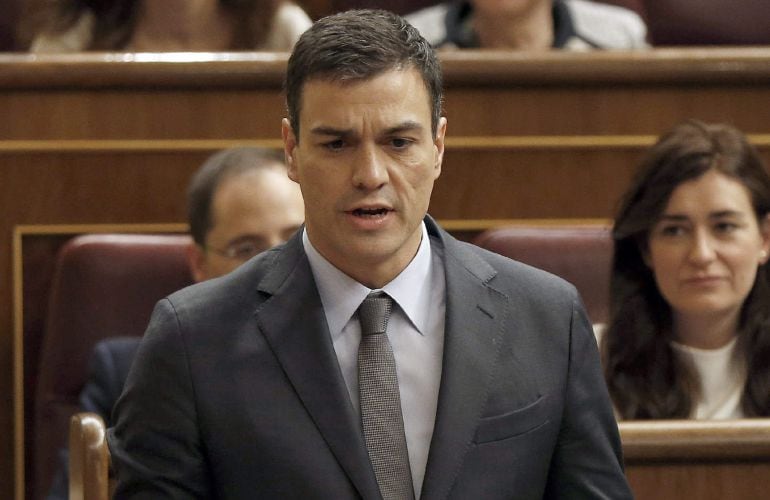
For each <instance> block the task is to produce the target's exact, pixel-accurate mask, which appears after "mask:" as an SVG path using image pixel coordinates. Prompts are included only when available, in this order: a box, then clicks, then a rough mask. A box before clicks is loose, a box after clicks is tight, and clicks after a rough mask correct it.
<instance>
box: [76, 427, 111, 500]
mask: <svg viewBox="0 0 770 500" xmlns="http://www.w3.org/2000/svg"><path fill="white" fill-rule="evenodd" d="M106 432H107V429H106V428H105V425H104V420H102V417H100V416H99V415H97V414H96V413H86V412H84V413H76V414H75V415H73V416H72V418H71V419H70V438H69V449H70V454H69V500H108V499H109V498H110V497H111V492H112V485H111V484H110V449H109V447H108V446H107V439H106Z"/></svg>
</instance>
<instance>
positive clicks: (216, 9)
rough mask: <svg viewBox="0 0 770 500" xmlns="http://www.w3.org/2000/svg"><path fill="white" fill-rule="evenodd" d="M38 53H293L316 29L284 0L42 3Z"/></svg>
mask: <svg viewBox="0 0 770 500" xmlns="http://www.w3.org/2000/svg"><path fill="white" fill-rule="evenodd" d="M38 9H39V12H33V13H30V14H29V15H30V16H31V17H32V18H33V19H38V23H39V24H40V26H41V28H40V29H39V30H38V32H37V34H36V35H35V36H34V37H33V40H32V44H31V47H30V51H31V52H35V53H68V52H81V51H126V52H169V51H171V52H200V51H204V52H213V51H234V50H271V51H288V50H291V48H292V46H293V45H294V42H295V41H296V40H297V38H299V35H300V34H302V32H303V31H305V30H306V29H307V28H308V27H310V25H311V21H310V18H309V17H308V16H307V14H305V12H304V11H303V10H302V9H301V8H300V7H298V6H297V5H295V4H293V3H291V2H287V1H282V0H163V1H143V0H61V1H52V0H49V1H46V2H39V7H38Z"/></svg>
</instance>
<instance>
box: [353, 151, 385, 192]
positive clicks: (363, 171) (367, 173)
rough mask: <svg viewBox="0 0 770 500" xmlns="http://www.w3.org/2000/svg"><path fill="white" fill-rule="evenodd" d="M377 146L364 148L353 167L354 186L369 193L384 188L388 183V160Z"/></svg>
mask: <svg viewBox="0 0 770 500" xmlns="http://www.w3.org/2000/svg"><path fill="white" fill-rule="evenodd" d="M383 155H384V153H383V152H382V151H380V150H379V148H377V147H376V146H362V147H361V148H360V149H359V154H358V155H357V156H356V158H355V160H354V161H355V164H354V165H353V179H352V180H353V185H354V186H355V187H356V188H360V189H365V190H367V191H371V190H375V189H378V188H380V187H382V186H383V185H384V184H386V183H387V182H388V168H387V160H386V159H385V158H384V157H383Z"/></svg>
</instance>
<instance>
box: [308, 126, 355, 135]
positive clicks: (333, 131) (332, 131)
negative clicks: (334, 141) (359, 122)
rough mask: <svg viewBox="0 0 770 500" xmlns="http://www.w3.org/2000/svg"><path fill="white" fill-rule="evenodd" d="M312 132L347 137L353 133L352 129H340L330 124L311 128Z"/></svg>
mask: <svg viewBox="0 0 770 500" xmlns="http://www.w3.org/2000/svg"><path fill="white" fill-rule="evenodd" d="M310 133H311V134H314V135H332V136H335V137H345V136H348V135H351V134H352V133H353V130H352V129H349V128H348V129H340V128H334V127H330V126H328V125H319V126H317V127H313V128H311V129H310Z"/></svg>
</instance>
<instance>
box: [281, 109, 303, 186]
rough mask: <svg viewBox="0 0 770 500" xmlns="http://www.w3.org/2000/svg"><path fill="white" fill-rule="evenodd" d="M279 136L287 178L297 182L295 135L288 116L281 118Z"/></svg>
mask: <svg viewBox="0 0 770 500" xmlns="http://www.w3.org/2000/svg"><path fill="white" fill-rule="evenodd" d="M281 137H282V138H283V154H284V156H285V157H286V167H287V168H288V173H289V179H291V180H293V181H294V182H298V179H299V177H298V175H297V160H296V158H295V154H296V148H297V136H296V135H295V134H294V129H293V128H292V126H291V123H290V122H289V119H288V118H284V119H283V120H281Z"/></svg>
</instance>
